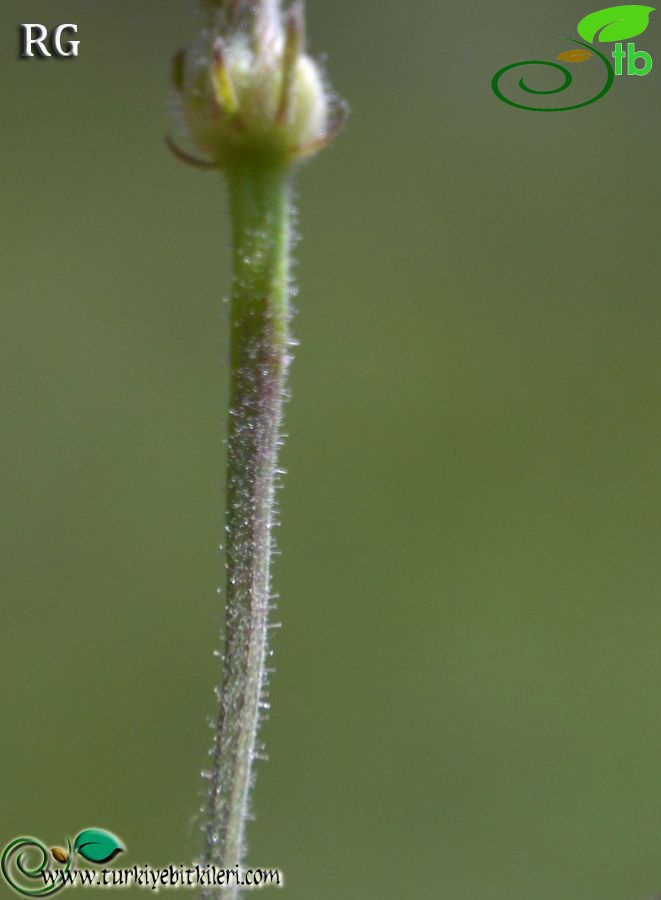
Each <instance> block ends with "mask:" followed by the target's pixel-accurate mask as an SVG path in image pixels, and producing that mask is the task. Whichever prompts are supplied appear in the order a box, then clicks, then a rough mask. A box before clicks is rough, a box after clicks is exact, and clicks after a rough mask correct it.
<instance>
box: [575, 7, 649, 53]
mask: <svg viewBox="0 0 661 900" xmlns="http://www.w3.org/2000/svg"><path fill="white" fill-rule="evenodd" d="M654 9H655V7H653V6H609V7H608V9H600V10H597V12H593V13H590V15H589V16H586V17H585V18H584V19H581V21H580V22H579V23H578V28H577V31H578V33H579V34H580V36H581V37H582V38H583V40H584V41H589V42H590V43H591V44H592V43H594V39H595V38H596V36H597V32H600V34H599V40H600V42H601V43H602V44H604V43H608V42H609V41H627V40H629V38H633V37H636V35H638V34H642V33H643V31H645V29H646V28H647V26H648V25H649V21H650V13H651V12H654Z"/></svg>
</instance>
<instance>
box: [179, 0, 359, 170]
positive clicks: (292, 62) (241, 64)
mask: <svg viewBox="0 0 661 900" xmlns="http://www.w3.org/2000/svg"><path fill="white" fill-rule="evenodd" d="M207 5H208V7H209V23H208V26H207V28H205V30H204V31H203V32H202V34H201V35H200V37H199V38H198V41H197V43H196V44H195V45H194V46H193V47H192V48H191V49H190V50H188V51H185V52H183V51H182V52H180V53H179V54H177V56H176V57H175V61H174V84H175V89H176V91H177V93H178V96H179V99H180V103H181V108H182V110H183V114H184V117H185V120H186V123H187V126H188V131H189V133H190V137H191V140H192V141H193V143H194V144H195V146H196V148H197V150H198V151H199V153H201V154H202V156H203V159H202V160H195V159H193V158H191V157H189V156H188V155H187V154H185V153H183V152H182V151H181V150H179V149H178V148H177V147H175V146H174V145H173V144H172V143H171V144H170V146H171V147H172V149H173V150H174V151H175V153H177V155H178V156H180V157H182V158H184V159H186V161H188V162H193V163H196V164H198V165H203V166H209V167H217V168H226V167H227V166H230V165H231V164H232V162H233V161H235V160H238V159H243V160H245V159H246V158H250V157H254V158H257V159H262V160H264V161H265V162H266V161H272V162H275V163H282V164H288V163H291V162H293V161H295V160H297V159H301V158H303V157H305V156H308V155H310V154H312V153H315V152H316V151H317V150H319V149H321V148H322V147H323V146H325V145H326V144H327V143H329V141H330V140H331V139H332V138H333V136H334V135H335V133H336V132H337V131H338V130H339V128H340V127H341V124H342V121H343V119H344V115H345V109H344V107H343V106H342V105H341V104H338V103H337V102H336V101H334V99H333V98H332V96H331V95H330V93H329V90H328V88H327V86H326V84H325V83H324V79H323V76H322V74H321V71H320V69H319V67H318V65H317V64H316V63H315V62H314V61H313V60H312V59H311V57H310V56H308V55H307V53H306V52H305V15H304V9H303V3H302V0H295V2H294V4H293V5H292V6H290V7H289V9H288V10H287V12H286V13H283V12H282V10H281V8H280V4H279V0H252V2H248V0H222V2H213V0H212V2H209V3H208V4H207Z"/></svg>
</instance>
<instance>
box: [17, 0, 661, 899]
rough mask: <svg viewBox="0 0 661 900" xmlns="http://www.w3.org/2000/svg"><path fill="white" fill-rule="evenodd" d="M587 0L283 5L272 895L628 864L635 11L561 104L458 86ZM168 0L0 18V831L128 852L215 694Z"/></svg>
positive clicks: (648, 360)
mask: <svg viewBox="0 0 661 900" xmlns="http://www.w3.org/2000/svg"><path fill="white" fill-rule="evenodd" d="M593 9H594V6H589V7H582V6H580V5H577V4H575V3H569V2H557V3H548V2H545V3H532V4H531V3H525V2H523V0H502V2H499V3H497V4H485V3H474V2H467V0H461V2H459V0H455V2H442V3H439V2H437V0H417V2H415V3H403V2H395V0H381V2H379V3H373V2H370V3H356V2H352V0H334V2H333V3H326V2H323V0H309V18H310V31H311V34H312V49H313V51H314V52H316V53H319V52H321V51H323V52H327V53H328V58H329V64H328V68H329V71H330V73H331V76H332V81H333V83H334V85H335V86H336V87H337V89H338V91H339V92H340V93H341V94H342V95H344V96H345V97H347V98H348V99H349V101H350V103H351V106H352V109H353V115H352V118H351V121H350V124H349V127H348V128H347V130H346V132H345V134H344V135H343V137H342V138H341V140H338V141H337V143H336V145H335V146H334V148H333V149H332V150H331V151H329V152H326V153H324V154H323V155H322V156H321V157H320V158H319V159H318V160H315V161H314V162H313V163H312V164H310V165H309V166H307V167H306V168H305V169H304V170H303V171H302V172H301V175H300V179H299V192H300V230H301V232H302V234H303V235H304V240H303V241H302V243H301V244H300V246H299V248H298V251H297V257H298V262H299V264H298V269H297V272H298V278H299V282H300V286H301V293H300V297H299V299H298V301H297V305H298V308H299V312H298V316H297V319H296V323H295V331H296V335H297V337H298V338H299V339H300V341H301V346H300V349H299V350H298V352H297V358H296V362H295V365H294V367H293V372H292V394H293V400H292V402H291V403H290V404H289V406H288V409H287V431H288V433H289V435H290V437H289V439H288V441H287V446H286V450H285V453H284V460H283V462H284V465H285V466H286V467H287V468H288V469H289V472H290V474H289V475H288V477H287V479H286V490H285V491H284V492H283V493H282V494H281V505H282V508H281V512H282V521H283V525H282V527H281V529H280V530H279V535H278V537H279V544H280V548H281V550H282V558H281V559H280V560H279V561H278V564H277V571H276V586H277V589H278V592H279V593H280V594H281V598H282V599H281V601H280V608H279V613H278V618H279V619H280V620H281V621H282V622H283V624H284V627H283V629H282V631H281V632H279V633H278V634H277V636H276V638H275V640H274V643H273V646H274V649H275V651H276V655H275V665H276V669H277V673H276V676H275V677H274V679H273V681H272V691H271V696H272V703H273V712H272V718H271V721H270V723H269V724H268V725H267V727H266V728H265V730H264V738H265V740H266V743H267V745H268V751H269V755H270V761H269V762H268V763H267V764H262V765H260V767H259V779H258V786H257V790H256V794H255V805H256V809H257V818H256V821H255V822H254V824H253V825H252V826H251V829H250V862H251V863H252V864H254V865H259V866H279V867H281V868H282V869H283V870H284V872H285V876H286V888H285V893H286V895H287V896H289V897H291V898H292V900H303V898H305V900H336V898H339V897H342V898H351V900H353V898H360V900H372V898H374V900H402V898H408V897H418V898H429V900H434V898H448V900H449V898H452V900H475V898H477V897H479V898H485V900H530V898H535V900H645V898H649V897H651V896H653V895H654V894H655V893H656V892H657V891H659V890H661V753H660V745H661V651H660V647H661V603H660V602H659V600H660V597H659V586H660V585H661V554H660V553H659V533H660V529H661V455H660V450H661V416H660V409H659V407H660V402H659V401H660V389H661V360H660V358H659V342H660V339H661V308H660V306H659V289H658V285H659V277H660V275H661V273H660V272H659V243H660V240H661V228H660V226H659V195H660V189H661V167H660V165H659V149H660V138H661V129H660V125H659V121H660V119H661V116H660V114H659V110H660V109H661V105H660V104H661V13H659V14H653V15H652V20H651V24H650V28H649V30H648V31H647V32H646V34H645V35H644V36H641V37H640V38H638V39H636V43H637V46H638V47H639V48H643V49H646V50H647V51H648V52H651V53H652V55H653V56H654V55H655V54H656V56H657V57H658V65H659V68H658V69H657V68H655V69H653V71H652V72H651V74H650V75H649V76H647V77H645V78H633V77H622V78H619V79H617V80H616V84H615V86H614V88H613V90H612V91H611V93H610V94H609V95H608V96H607V97H606V98H605V99H604V100H602V101H601V102H599V103H597V104H595V105H593V106H591V107H587V108H585V109H582V110H579V111H577V112H573V113H565V114H561V115H535V114H532V113H525V112H520V111H518V110H515V109H512V108H510V107H508V106H506V105H505V104H502V103H500V102H498V101H497V100H496V99H495V97H494V96H493V94H492V93H491V89H490V79H491V76H492V74H493V73H494V72H495V71H496V70H497V69H499V68H500V67H501V66H503V65H506V64H507V63H509V62H514V61H517V60H520V59H530V58H533V59H534V58H536V57H539V58H542V59H553V58H554V57H555V55H556V54H557V53H559V52H561V51H562V50H565V49H567V47H568V46H569V45H568V44H567V43H566V42H563V41H562V40H561V38H560V35H567V36H569V37H572V36H575V28H576V25H577V23H578V21H579V19H581V18H582V17H583V16H584V15H585V14H586V13H588V12H591V11H592V10H593ZM656 15H659V19H656V18H655V16H656ZM26 21H28V22H43V23H44V24H48V25H55V24H58V23H61V22H75V23H77V24H78V26H79V38H80V40H81V52H80V57H79V58H78V59H76V60H66V61H56V60H50V61H49V60H46V61H37V60H33V61H19V60H18V59H17V44H18V39H17V26H18V24H19V23H22V22H26ZM198 24H199V18H198V15H197V11H196V9H195V4H194V3H193V2H192V0H190V2H188V0H141V2H140V3H136V2H134V0H109V2H101V0H93V2H90V0H41V2H37V0H21V2H18V0H3V3H2V6H1V7H0V67H1V73H0V74H1V81H0V97H1V101H0V114H1V118H0V121H1V129H0V160H1V166H2V188H1V192H0V196H1V197H2V216H1V219H0V230H1V232H2V264H1V265H0V297H1V300H0V306H1V326H0V345H1V346H0V369H1V375H0V395H1V396H0V410H1V415H0V429H1V431H2V435H1V439H0V446H1V450H2V466H1V467H0V483H1V488H0V496H1V504H0V530H1V540H0V558H1V583H2V610H3V620H2V627H1V628H0V684H1V685H2V698H1V700H0V709H1V710H2V715H1V716H0V738H1V746H2V766H1V767H0V798H1V800H0V841H1V842H2V844H3V845H4V844H5V843H6V842H8V841H9V840H10V839H11V838H13V837H15V836H18V835H22V834H35V835H37V836H40V837H42V838H43V839H44V840H45V841H46V842H47V843H49V845H52V844H57V843H61V842H62V841H63V840H64V839H65V837H66V836H67V835H73V834H75V833H76V832H77V831H78V830H79V829H81V828H83V827H86V826H90V825H99V826H102V827H105V828H109V829H111V830H113V831H115V832H116V833H117V834H119V835H120V836H121V837H122V838H123V839H124V841H125V842H126V844H127V846H128V852H127V854H126V855H125V857H123V860H122V861H123V862H124V863H125V864H127V865H128V864H131V865H133V864H141V863H145V862H149V863H150V864H152V865H154V866H157V865H166V864H168V863H170V862H187V861H189V860H191V859H193V857H194V856H195V854H196V852H197V850H198V847H199V841H198V830H197V829H198V822H197V821H196V819H195V812H196V810H197V808H198V806H199V804H200V802H201V790H202V787H201V780H200V775H199V773H200V770H201V769H202V768H203V767H204V765H205V763H206V750H207V747H208V745H209V742H210V733H209V732H208V729H207V724H206V719H207V716H209V715H211V714H212V713H213V711H214V697H213V693H212V686H213V683H214V680H215V677H216V667H217V663H216V660H215V659H214V657H213V650H214V648H216V647H217V646H218V631H219V627H220V623H221V612H220V605H219V600H218V598H217V596H216V588H217V586H218V585H219V584H220V583H221V580H222V570H221V565H222V563H221V559H220V558H219V555H218V551H217V544H218V542H219V540H220V536H221V527H222V522H221V513H220V509H221V502H222V435H223V426H222V422H223V419H224V403H225V390H226V384H227V368H226V346H227V344H226V340H227V328H226V307H225V305H224V304H223V297H224V296H225V295H226V294H227V290H228V286H229V271H228V252H227V238H228V223H227V216H226V212H225V207H224V195H223V189H222V186H221V183H220V180H219V179H218V178H216V177H215V176H214V175H212V174H211V175H209V174H204V173H198V172H195V171H193V170H190V169H187V168H186V167H185V166H181V165H180V164H178V163H176V162H175V161H174V160H173V159H172V158H171V157H170V156H169V155H168V154H167V152H166V151H165V149H164V147H163V142H162V138H163V134H164V133H165V131H166V130H168V129H169V128H170V127H171V126H170V119H169V114H168V106H169V103H170V100H169V94H168V91H169V59H170V56H171V53H172V52H173V51H174V50H176V49H177V48H179V47H181V46H185V45H186V44H187V43H188V42H189V41H190V40H192V38H193V36H194V35H195V33H196V29H197V27H198ZM593 62H594V61H593ZM590 65H592V63H587V64H586V65H585V67H579V66H576V68H575V70H574V75H575V78H576V85H575V90H576V91H577V92H578V93H577V94H576V95H575V96H578V95H579V94H580V93H581V90H583V88H582V87H581V79H582V78H585V79H587V80H588V81H589V79H593V78H594V77H595V72H596V69H594V67H593V69H592V70H591V69H590V68H589V67H590ZM537 83H541V82H537ZM586 83H587V81H586ZM565 96H566V95H565ZM117 864H119V860H118V863H117ZM270 893H271V894H272V895H273V894H274V893H275V892H274V891H270ZM0 895H2V896H8V895H9V889H8V888H7V887H6V885H4V884H3V885H0ZM267 895H269V891H267ZM123 896H130V897H133V896H135V897H138V896H142V893H138V891H137V890H132V891H129V892H128V893H125V894H124V895H123Z"/></svg>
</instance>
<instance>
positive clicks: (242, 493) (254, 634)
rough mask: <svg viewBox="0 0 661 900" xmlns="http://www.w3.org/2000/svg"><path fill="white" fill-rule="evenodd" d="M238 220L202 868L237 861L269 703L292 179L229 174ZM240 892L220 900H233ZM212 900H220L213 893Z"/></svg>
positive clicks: (257, 166) (276, 172)
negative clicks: (221, 639)
mask: <svg viewBox="0 0 661 900" xmlns="http://www.w3.org/2000/svg"><path fill="white" fill-rule="evenodd" d="M227 181H228V186H229V194H230V208H231V216H232V225H233V261H234V284H233V292H232V306H231V354H230V360H231V361H230V410H229V428H228V443H227V510H226V522H225V529H226V569H227V571H226V576H227V583H226V610H225V658H224V666H223V681H222V685H221V690H220V709H219V716H218V724H217V729H216V734H215V740H214V746H213V766H212V772H211V790H210V795H209V803H208V809H207V822H206V849H205V857H206V858H205V862H206V863H215V864H216V865H218V866H222V867H226V868H232V867H234V866H236V865H239V866H240V865H242V863H243V858H244V831H245V822H246V817H247V814H248V803H249V793H250V788H251V784H252V780H253V774H252V767H253V761H254V758H255V750H256V739H257V730H258V725H259V719H260V709H261V708H262V706H263V704H264V687H265V659H266V645H267V632H268V615H269V607H270V604H271V588H270V580H271V578H270V570H271V556H272V549H273V545H272V527H273V516H274V483H275V474H276V460H277V452H278V444H279V441H280V422H281V418H282V405H283V395H284V387H285V377H286V370H287V364H288V361H289V344H290V342H289V335H288V325H289V285H288V270H289V244H290V176H289V174H288V172H287V171H286V170H285V169H284V168H282V167H280V166H279V165H271V164H269V163H265V162H263V161H262V160H259V159H257V160H255V159H251V160H247V161H245V162H241V163H237V164H234V165H233V166H232V167H231V168H230V169H229V170H228V172H227ZM238 894H239V891H238V888H235V889H225V891H224V892H223V896H224V897H227V898H234V897H238ZM206 896H207V897H209V896H213V895H212V894H207V895H206Z"/></svg>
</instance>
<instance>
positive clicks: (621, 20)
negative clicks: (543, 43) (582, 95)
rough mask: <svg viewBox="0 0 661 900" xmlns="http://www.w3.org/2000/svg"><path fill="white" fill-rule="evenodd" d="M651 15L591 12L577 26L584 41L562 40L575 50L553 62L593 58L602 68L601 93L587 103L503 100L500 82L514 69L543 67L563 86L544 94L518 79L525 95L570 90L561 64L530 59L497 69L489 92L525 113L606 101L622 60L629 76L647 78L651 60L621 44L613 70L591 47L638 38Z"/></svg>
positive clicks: (639, 10)
mask: <svg viewBox="0 0 661 900" xmlns="http://www.w3.org/2000/svg"><path fill="white" fill-rule="evenodd" d="M651 12H654V7H652V6H638V5H628V6H611V7H608V9H601V10H597V12H593V13H590V15H588V16H585V17H584V18H583V19H581V21H580V22H579V23H578V28H577V31H578V34H579V36H580V37H581V38H582V39H583V40H580V41H579V40H575V39H574V38H565V40H568V41H570V42H571V43H573V44H577V45H578V47H577V48H574V49H572V50H566V51H565V52H564V53H560V54H559V55H558V56H557V57H556V59H558V60H562V62H566V63H572V64H576V63H583V62H587V61H588V60H590V59H592V58H594V57H596V59H598V60H599V61H600V63H601V64H602V65H603V68H604V83H603V86H602V88H601V90H600V91H599V92H598V93H597V94H595V96H594V97H590V99H589V100H584V101H583V102H582V103H573V104H569V105H566V106H551V107H549V106H544V107H540V106H530V105H529V104H528V103H519V102H517V101H516V100H512V99H510V98H509V97H507V96H505V94H504V93H503V90H502V89H501V79H502V78H503V76H504V75H505V73H507V72H509V71H510V70H512V69H517V68H519V67H520V66H545V67H547V68H551V69H555V70H556V71H558V72H560V73H561V74H562V84H560V85H559V86H558V87H554V88H550V89H546V90H537V89H535V88H532V87H530V86H529V85H528V84H526V82H525V80H524V78H521V79H520V80H519V88H520V89H521V90H522V91H525V92H526V93H527V94H534V95H537V96H549V95H551V94H561V93H562V92H563V91H566V90H567V89H568V88H569V87H570V86H571V84H572V81H573V77H572V73H571V72H570V70H569V69H568V68H567V67H566V66H564V65H562V64H561V63H560V62H549V61H548V60H542V59H529V60H524V61H522V62H515V63H510V65H508V66H503V68H502V69H499V70H498V71H497V72H496V74H495V75H494V76H493V78H492V79H491V89H492V90H493V92H494V94H495V95H496V97H498V99H499V100H502V102H503V103H507V105H508V106H514V107H515V108H516V109H525V110H527V111H528V112H545V113H549V112H568V111H569V110H572V109H581V107H583V106H589V105H590V104H591V103H596V102H597V100H601V98H602V97H605V96H606V94H607V93H608V92H609V91H610V89H611V88H612V86H613V82H614V81H615V76H616V75H621V74H622V60H623V59H624V58H626V57H627V54H628V63H627V74H628V75H646V74H647V73H648V72H649V71H650V70H651V68H652V58H651V56H650V55H649V54H648V53H645V52H643V51H639V52H637V51H636V48H635V44H633V43H630V44H628V45H627V51H624V50H623V49H622V44H621V43H617V44H616V48H615V51H614V52H613V53H612V54H611V55H612V56H613V57H614V59H615V61H616V68H615V69H613V65H612V64H611V62H610V60H609V59H608V58H607V57H606V56H605V55H604V54H603V53H602V52H601V51H600V50H597V48H596V47H594V46H593V43H594V41H595V40H599V42H600V43H606V42H611V41H612V42H616V41H617V42H621V41H625V40H629V39H630V38H633V37H637V36H638V35H639V34H642V33H643V31H645V29H646V28H647V26H648V24H649V17H650V13H651ZM597 36H598V37H597ZM579 48H582V49H579ZM641 58H642V59H643V68H642V69H640V68H637V66H636V60H637V59H641Z"/></svg>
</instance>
